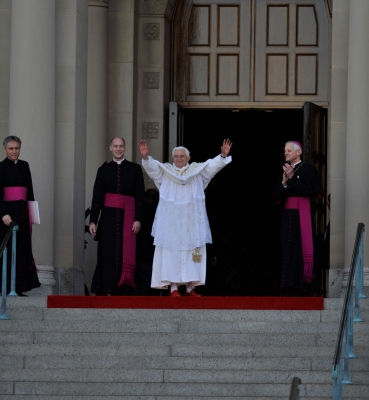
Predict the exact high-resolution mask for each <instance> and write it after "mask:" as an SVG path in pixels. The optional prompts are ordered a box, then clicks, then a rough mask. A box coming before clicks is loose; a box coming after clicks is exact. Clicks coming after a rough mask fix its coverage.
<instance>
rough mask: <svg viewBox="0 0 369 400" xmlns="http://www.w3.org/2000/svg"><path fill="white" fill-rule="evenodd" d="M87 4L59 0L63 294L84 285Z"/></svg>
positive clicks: (58, 214) (58, 202)
mask: <svg viewBox="0 0 369 400" xmlns="http://www.w3.org/2000/svg"><path fill="white" fill-rule="evenodd" d="M87 4H88V3H87V0H68V1H57V2H56V135H55V136H56V139H55V213H54V218H55V230H54V267H55V270H56V273H55V276H56V282H57V290H58V293H61V294H72V293H73V294H84V288H85V274H84V259H85V218H84V214H85V193H86V189H85V181H86V111H87V34H88V6H87Z"/></svg>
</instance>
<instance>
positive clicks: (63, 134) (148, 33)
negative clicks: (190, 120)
mask: <svg viewBox="0 0 369 400" xmlns="http://www.w3.org/2000/svg"><path fill="white" fill-rule="evenodd" d="M322 1H323V0H322ZM176 3H177V2H176V1H175V0H140V1H134V0H27V2H24V1H21V0H13V1H12V0H0V133H1V137H5V136H7V135H8V134H17V135H19V136H21V137H22V140H23V142H24V146H23V149H22V158H24V159H26V160H28V161H29V162H30V165H31V170H32V173H33V179H34V187H35V194H36V198H37V199H38V200H39V202H40V209H41V219H42V225H40V226H37V227H35V229H34V254H35V258H36V261H37V263H38V264H39V265H40V266H46V267H47V268H44V270H45V271H44V274H46V275H47V276H46V275H45V282H46V281H48V282H49V284H51V286H52V285H53V279H52V278H51V275H54V279H55V282H56V286H55V288H54V289H50V290H51V291H52V292H56V293H75V294H82V293H83V291H84V283H85V281H86V283H87V286H89V285H90V283H91V279H92V273H93V270H94V267H95V262H96V261H95V260H96V258H95V257H96V246H95V244H94V243H93V242H92V241H91V238H90V237H88V238H87V236H86V239H87V240H88V242H89V243H88V245H87V250H85V243H84V240H85V234H84V225H85V220H84V211H85V209H86V208H87V207H88V206H89V204H90V202H91V197H92V187H93V183H94V179H95V174H96V170H97V168H98V167H99V166H100V165H101V164H102V163H103V162H104V161H106V160H108V155H109V154H108V145H109V141H110V139H111V138H112V137H115V136H123V137H124V138H125V140H126V144H127V151H126V156H127V158H128V159H130V160H132V161H137V160H138V150H137V143H138V141H139V140H140V139H141V138H144V139H146V140H147V141H148V142H149V146H150V148H151V152H152V155H153V156H154V157H155V158H158V159H160V160H165V159H166V158H167V154H168V151H167V148H166V146H167V142H168V115H167V114H168V108H169V102H170V100H175V99H172V98H171V74H172V73H173V71H171V54H172V43H171V38H172V25H171V24H172V20H173V15H174V11H175V7H176ZM324 4H325V6H326V7H327V9H328V12H327V15H329V13H331V17H332V18H331V20H330V24H331V39H332V40H331V54H330V59H331V68H330V87H331V92H330V101H329V137H328V154H329V171H328V177H329V179H328V190H329V192H330V193H331V211H330V221H331V234H332V235H331V270H330V278H329V290H330V295H331V296H339V293H340V290H341V286H342V279H345V278H344V277H345V276H346V271H345V270H347V268H348V266H349V262H350V257H351V252H352V247H353V241H354V231H355V229H356V225H357V223H358V222H359V221H361V222H364V223H367V224H369V220H368V219H369V215H368V212H367V211H366V210H367V206H366V205H367V204H368V201H367V200H369V199H368V196H369V185H368V183H367V180H366V176H365V174H366V170H367V169H366V167H365V165H366V162H367V161H366V159H367V156H366V147H367V140H368V139H367V138H368V135H367V134H366V129H367V126H368V123H367V121H366V119H367V118H368V117H367V115H368V113H367V112H366V109H367V104H366V103H367V102H368V101H369V99H368V95H367V93H368V90H367V86H368V85H369V82H368V81H367V77H366V76H367V73H366V71H367V64H368V62H369V60H368V54H369V51H368V50H369V49H368V48H367V47H368V44H367V42H366V37H367V35H365V31H366V29H367V28H366V26H367V24H365V20H364V18H361V16H365V15H367V13H368V12H369V6H368V2H367V0H351V1H350V0H334V1H333V2H330V1H326V2H324ZM41 26H42V30H41V29H39V30H38V29H37V28H38V27H41ZM24 43H26V46H24V45H23V44H24ZM282 106H283V104H282ZM146 182H147V186H150V182H149V181H148V180H146ZM365 247H366V249H368V248H369V242H368V239H367V240H366V246H365ZM365 265H367V263H366V264H365ZM53 269H54V270H53ZM366 271H367V269H366ZM50 274H51V275H50ZM365 281H366V282H367V281H368V279H367V277H366V280H365ZM344 285H345V282H343V286H344ZM338 288H339V289H338Z"/></svg>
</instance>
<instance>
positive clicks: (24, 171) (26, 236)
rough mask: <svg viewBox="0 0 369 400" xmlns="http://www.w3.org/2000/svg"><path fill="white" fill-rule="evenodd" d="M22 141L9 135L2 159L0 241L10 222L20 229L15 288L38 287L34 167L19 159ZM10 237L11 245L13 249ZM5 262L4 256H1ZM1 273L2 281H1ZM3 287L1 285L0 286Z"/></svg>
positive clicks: (8, 287) (8, 274)
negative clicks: (33, 214)
mask: <svg viewBox="0 0 369 400" xmlns="http://www.w3.org/2000/svg"><path fill="white" fill-rule="evenodd" d="M21 145H22V142H21V140H20V139H19V137H17V136H8V137H7V138H6V139H5V140H4V142H3V146H4V151H5V154H6V157H5V159H4V160H3V161H1V162H0V217H1V219H2V223H1V222H0V243H1V242H2V241H3V239H4V236H5V233H6V231H7V229H8V226H9V225H10V223H11V222H12V221H15V222H16V224H17V225H18V228H19V230H18V231H17V263H16V267H17V270H16V292H17V294H18V295H20V296H22V295H23V293H24V292H28V291H29V290H31V289H35V288H38V287H39V286H40V282H39V280H38V276H37V269H36V265H35V260H34V258H33V254H32V241H31V230H32V227H31V220H30V215H29V208H28V202H29V201H34V200H35V198H34V195H33V186H32V177H31V171H30V168H29V165H28V162H26V161H23V160H20V159H19V155H20V150H21ZM11 240H12V239H11V238H10V239H9V242H8V249H11V248H12V247H11V246H12V243H11ZM11 256H12V254H11V251H8V262H7V265H8V271H7V272H8V273H7V280H8V283H7V291H8V292H9V291H10V276H11V275H10V268H11ZM0 265H2V259H1V260H0ZM1 279H2V278H1V276H0V282H1ZM0 287H1V286H0Z"/></svg>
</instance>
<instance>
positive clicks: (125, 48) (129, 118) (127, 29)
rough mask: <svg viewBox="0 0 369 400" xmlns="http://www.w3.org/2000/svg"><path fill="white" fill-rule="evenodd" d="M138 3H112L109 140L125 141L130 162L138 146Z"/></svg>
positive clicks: (117, 0) (113, 0)
mask: <svg viewBox="0 0 369 400" xmlns="http://www.w3.org/2000/svg"><path fill="white" fill-rule="evenodd" d="M138 4H139V1H138V0H109V138H113V137H115V136H122V137H123V138H124V139H125V141H126V151H125V157H126V158H127V160H130V161H135V156H136V147H137V140H136V137H135V134H136V126H137V101H136V98H137V14H138V13H137V9H138ZM107 151H108V149H107ZM107 154H108V155H109V158H111V153H107Z"/></svg>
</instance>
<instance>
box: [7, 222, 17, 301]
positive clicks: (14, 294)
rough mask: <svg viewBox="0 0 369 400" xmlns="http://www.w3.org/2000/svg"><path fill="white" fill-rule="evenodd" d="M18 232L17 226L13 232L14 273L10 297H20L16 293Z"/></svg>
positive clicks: (12, 274) (12, 273)
mask: <svg viewBox="0 0 369 400" xmlns="http://www.w3.org/2000/svg"><path fill="white" fill-rule="evenodd" d="M17 230H18V225H15V226H14V227H13V230H12V272H11V282H10V293H9V294H8V296H18V295H17V293H16V291H15V278H16V265H17Z"/></svg>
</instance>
